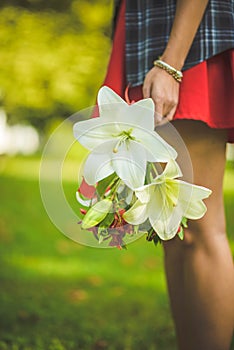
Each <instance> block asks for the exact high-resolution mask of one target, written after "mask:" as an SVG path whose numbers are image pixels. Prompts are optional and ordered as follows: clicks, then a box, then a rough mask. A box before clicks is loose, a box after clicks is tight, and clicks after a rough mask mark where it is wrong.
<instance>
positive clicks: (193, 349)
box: [164, 120, 234, 350]
mask: <svg viewBox="0 0 234 350" xmlns="http://www.w3.org/2000/svg"><path fill="white" fill-rule="evenodd" d="M173 123H174V126H175V127H176V128H177V130H178V131H179V133H180V135H181V136H182V138H183V140H184V142H185V144H186V146H187V148H188V151H189V153H190V156H191V160H192V164H193V171H194V183H195V184H197V185H202V186H205V187H208V188H210V189H211V190H212V191H213V192H212V194H211V196H210V197H209V198H208V199H207V200H206V202H205V203H206V205H207V209H208V210H207V213H206V214H205V216H204V217H203V218H202V219H200V220H195V221H192V220H191V221H189V227H188V229H186V232H185V238H184V241H180V239H178V238H175V239H173V240H171V241H167V242H165V244H164V250H165V268H166V275H167V282H168V290H169V295H170V301H171V308H172V314H173V317H174V320H175V327H176V332H177V337H178V343H179V349H180V350H228V349H229V346H230V342H231V338H232V332H233V327H234V307H233V301H234V269H233V261H232V256H231V253H230V249H229V246H228V241H227V238H226V233H225V216H224V206H223V193H222V184H223V174H224V168H225V144H226V132H225V131H221V130H214V129H210V128H209V127H207V126H206V125H205V124H204V123H202V122H197V121H190V120H189V121H184V120H183V121H182V120H179V121H174V122H173ZM178 162H179V163H180V165H181V167H182V169H183V167H186V164H183V159H179V158H178Z"/></svg>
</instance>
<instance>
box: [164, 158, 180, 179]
mask: <svg viewBox="0 0 234 350" xmlns="http://www.w3.org/2000/svg"><path fill="white" fill-rule="evenodd" d="M162 176H163V177H166V178H169V179H176V178H178V177H181V176H183V174H182V171H181V169H180V167H179V165H178V163H177V162H176V161H175V160H174V159H170V160H169V161H168V163H167V165H166V167H165V169H164V171H163V173H162Z"/></svg>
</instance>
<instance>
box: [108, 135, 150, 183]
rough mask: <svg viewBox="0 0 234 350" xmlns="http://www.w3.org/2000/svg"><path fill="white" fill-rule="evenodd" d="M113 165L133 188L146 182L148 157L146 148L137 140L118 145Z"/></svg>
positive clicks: (117, 172) (118, 173) (121, 177)
mask: <svg viewBox="0 0 234 350" xmlns="http://www.w3.org/2000/svg"><path fill="white" fill-rule="evenodd" d="M112 166H113V169H114V170H115V172H116V174H117V175H118V176H119V177H120V179H122V180H123V181H124V182H125V183H126V185H127V186H128V187H130V188H131V189H135V188H137V187H140V186H142V185H143V184H144V181H145V172H146V157H145V152H144V149H143V148H142V146H140V145H139V144H138V143H137V142H134V141H131V142H128V143H127V144H126V142H123V143H122V144H121V145H120V146H119V147H118V152H117V153H113V157H112Z"/></svg>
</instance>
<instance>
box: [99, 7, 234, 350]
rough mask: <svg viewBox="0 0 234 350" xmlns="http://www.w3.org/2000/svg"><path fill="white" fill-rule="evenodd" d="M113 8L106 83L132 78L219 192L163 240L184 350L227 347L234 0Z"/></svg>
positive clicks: (231, 281) (231, 280)
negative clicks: (181, 232) (226, 190)
mask: <svg viewBox="0 0 234 350" xmlns="http://www.w3.org/2000/svg"><path fill="white" fill-rule="evenodd" d="M116 5H117V6H116V8H118V11H117V12H116V14H117V16H116V19H117V21H116V28H115V35H114V41H113V50H112V55H111V59H110V63H109V67H108V72H107V76H106V79H105V82H104V84H105V85H107V86H109V87H110V88H112V89H113V90H115V91H116V92H117V93H119V94H120V95H122V96H124V90H125V88H126V86H127V85H128V84H130V90H129V96H130V99H132V100H138V99H140V98H143V97H144V98H147V97H151V98H152V99H153V101H154V103H155V112H156V113H155V124H156V126H158V125H161V124H163V123H164V122H165V121H172V123H173V125H174V126H175V127H176V129H177V130H178V132H179V133H180V135H181V137H182V138H183V140H184V142H185V144H186V146H187V149H188V150H189V152H190V157H191V160H192V164H193V171H194V183H196V184H197V185H203V186H205V187H208V188H210V189H211V190H212V191H213V193H212V195H211V196H210V198H209V199H208V200H207V201H206V205H207V209H208V210H207V213H206V215H205V216H204V217H203V218H202V219H200V220H197V221H192V222H189V226H188V229H187V230H186V232H185V238H184V241H180V240H179V239H178V238H175V239H173V240H171V241H167V242H165V243H164V250H165V268H166V275H167V282H168V291H169V296H170V301H171V309H172V314H173V318H174V321H175V327H176V333H177V338H178V345H179V349H180V350H198V349H199V350H228V349H229V347H230V342H231V338H232V333H233V326H234V308H233V296H234V271H233V261H232V256H231V253H230V249H229V246H228V241H227V238H226V232H225V217H224V206H223V193H222V184H223V175H224V169H225V149H226V143H227V141H229V142H234V102H233V97H234V84H233V79H234V50H233V48H234V27H233V23H234V22H233V0H229V1H227V0H223V1H215V0H210V1H208V0H197V1H193V0H177V1H175V0H168V1H156V0H148V1H143V0H142V1H140V0H138V1H132V0H126V3H125V1H122V2H121V3H120V2H119V1H118V4H117V3H116ZM125 20H126V21H125ZM158 56H160V60H158ZM154 61H155V63H154V64H153V62H154ZM181 70H183V78H182V82H181V83H180V80H181Z"/></svg>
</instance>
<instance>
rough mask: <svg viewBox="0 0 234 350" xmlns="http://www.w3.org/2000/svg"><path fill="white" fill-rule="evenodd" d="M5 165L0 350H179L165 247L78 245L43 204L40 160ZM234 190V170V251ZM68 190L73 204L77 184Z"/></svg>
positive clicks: (228, 191) (231, 172)
mask: <svg viewBox="0 0 234 350" xmlns="http://www.w3.org/2000/svg"><path fill="white" fill-rule="evenodd" d="M0 162H1V163H0V171H1V178H0V187H1V199H2V200H1V201H0V210H1V218H0V243H1V244H0V285H1V287H0V350H47V349H48V350H92V349H93V350H99V349H108V350H109V349H110V350H112V349H113V350H131V349H134V350H135V349H136V350H138V349H139V350H141V349H146V350H158V349H160V350H175V349H176V346H175V334H174V328H173V324H172V320H171V316H170V311H169V304H168V298H167V294H166V285H165V279H164V273H163V262H162V250H161V247H157V248H155V247H154V246H153V244H151V243H147V242H145V241H144V239H143V238H142V239H140V240H138V241H136V242H135V243H133V244H131V245H129V248H128V250H127V251H119V250H117V249H95V248H90V247H85V246H83V245H79V244H77V243H75V242H73V241H72V240H70V239H68V238H67V237H66V236H64V235H62V234H61V233H60V232H59V231H58V230H57V229H56V228H55V226H54V225H53V224H52V223H51V222H50V220H49V218H48V216H47V214H46V212H45V209H44V207H43V205H42V202H41V197H40V191H39V185H38V169H39V158H37V157H36V158H20V157H18V158H2V159H1V160H0ZM66 179H67V178H66ZM233 183H234V169H233V168H232V166H231V165H228V166H227V171H226V177H225V199H226V212H227V222H228V231H229V238H230V244H231V247H232V251H233V252H234V245H233V242H234V234H233V232H232V229H233V227H234V217H233V210H234V202H233V195H234V188H233ZM64 186H65V192H66V195H67V197H69V194H70V195H71V198H68V201H71V202H72V200H73V199H72V198H73V197H72V196H73V193H74V191H75V189H76V183H75V182H73V181H67V180H66V181H65V184H64ZM233 349H234V347H233Z"/></svg>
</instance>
